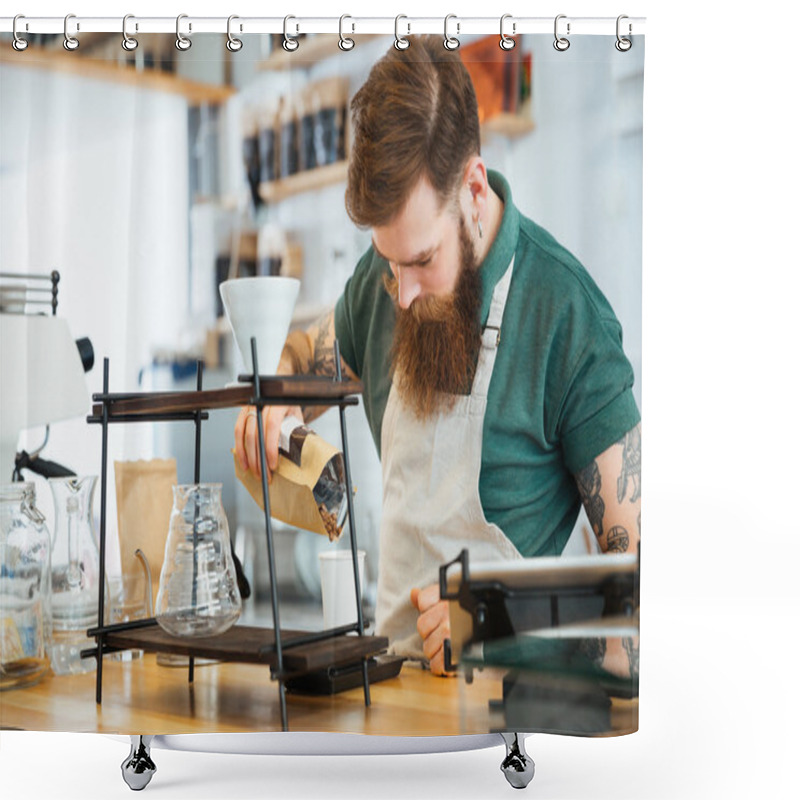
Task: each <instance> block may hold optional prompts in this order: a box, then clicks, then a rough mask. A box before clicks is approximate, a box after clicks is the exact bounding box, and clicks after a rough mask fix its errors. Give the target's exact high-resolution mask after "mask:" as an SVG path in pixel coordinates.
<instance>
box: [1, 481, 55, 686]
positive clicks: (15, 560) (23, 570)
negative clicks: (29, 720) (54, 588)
mask: <svg viewBox="0 0 800 800" xmlns="http://www.w3.org/2000/svg"><path fill="white" fill-rule="evenodd" d="M51 636H52V616H51V600H50V532H49V531H48V530H47V526H46V525H45V519H44V517H43V516H42V514H41V513H40V512H39V510H38V509H37V508H36V488H35V486H34V484H33V483H27V482H26V483H12V484H7V485H4V486H0V689H14V688H17V687H19V686H29V685H31V684H33V683H35V682H36V681H38V680H39V679H40V678H41V677H42V676H43V675H45V674H46V673H47V671H48V668H49V666H50V659H49V657H48V651H49V648H50V640H51Z"/></svg>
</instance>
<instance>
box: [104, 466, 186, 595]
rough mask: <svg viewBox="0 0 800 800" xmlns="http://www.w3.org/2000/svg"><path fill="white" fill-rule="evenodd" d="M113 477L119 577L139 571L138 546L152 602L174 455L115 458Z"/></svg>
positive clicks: (174, 480) (165, 528)
mask: <svg viewBox="0 0 800 800" xmlns="http://www.w3.org/2000/svg"><path fill="white" fill-rule="evenodd" d="M114 477H115V480H116V489H117V526H118V531H119V554H120V562H121V566H122V578H123V581H124V580H126V579H127V578H137V577H140V576H141V575H142V565H141V563H140V561H139V559H138V558H136V556H135V555H134V554H135V553H136V550H137V549H140V550H141V551H142V552H143V553H144V554H145V556H146V558H147V561H148V562H149V564H150V574H151V576H152V581H153V601H154V602H155V598H156V596H157V594H158V581H159V578H160V576H161V567H162V565H163V563H164V549H165V547H166V543H167V534H168V533H169V518H170V514H171V513H172V487H173V486H174V485H175V484H177V482H178V473H177V467H176V465H175V459H174V458H170V459H154V460H152V461H115V462H114Z"/></svg>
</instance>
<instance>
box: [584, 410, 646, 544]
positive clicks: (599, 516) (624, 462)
mask: <svg viewBox="0 0 800 800" xmlns="http://www.w3.org/2000/svg"><path fill="white" fill-rule="evenodd" d="M641 476H642V434H641V426H640V425H637V426H636V427H635V428H632V429H631V430H630V431H628V433H626V434H625V436H623V437H622V439H620V440H619V441H618V442H617V443H616V444H613V445H611V447H609V448H608V449H607V450H605V451H604V452H602V453H601V454H600V455H599V456H597V458H595V459H594V461H592V462H590V463H589V464H588V465H587V466H585V467H584V468H583V469H582V470H581V471H580V472H578V473H577V474H576V475H575V481H576V483H577V485H578V492H579V493H580V496H581V500H582V501H583V507H584V508H585V509H586V516H587V517H588V518H589V524H590V525H591V526H592V530H593V531H594V534H595V536H596V537H597V542H598V544H599V545H600V549H601V550H602V551H603V552H604V553H627V552H636V547H637V544H638V542H639V537H640V534H641V522H640V520H641V516H640V515H641V483H642V477H641Z"/></svg>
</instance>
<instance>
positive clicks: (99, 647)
mask: <svg viewBox="0 0 800 800" xmlns="http://www.w3.org/2000/svg"><path fill="white" fill-rule="evenodd" d="M250 346H251V352H252V359H253V365H254V369H255V371H256V372H257V371H258V353H257V346H256V340H255V338H252V339H251V341H250ZM334 353H335V362H334V363H335V364H336V377H335V378H326V377H314V376H306V375H297V376H280V375H266V376H264V375H240V376H239V381H241V383H240V384H239V385H234V386H230V387H227V388H225V389H216V390H211V391H208V390H205V391H204V390H203V369H202V362H198V365H197V390H196V391H194V392H148V393H143V392H138V393H133V394H116V393H112V392H110V391H109V362H108V359H107V358H106V359H104V362H103V391H102V393H99V394H95V395H94V396H93V398H92V399H93V400H94V402H95V405H94V406H93V407H92V414H91V415H90V416H89V417H88V418H87V421H88V422H90V423H94V424H98V425H101V426H102V468H101V473H100V491H101V503H100V537H99V539H100V541H99V550H100V586H103V585H104V583H105V563H106V555H105V554H106V497H107V494H108V437H109V429H110V428H111V425H112V423H135V422H144V421H152V422H168V421H178V420H185V421H190V422H193V423H194V425H195V463H194V483H200V442H201V423H202V422H203V420H205V419H207V418H208V411H209V410H210V409H216V408H232V407H236V406H242V405H254V406H256V408H257V409H258V410H259V412H260V411H262V410H263V409H264V408H265V407H267V406H270V405H284V406H287V405H288V406H291V405H304V406H307V405H319V406H338V408H339V422H340V427H341V434H342V462H343V468H344V470H343V471H344V476H343V477H344V487H343V488H344V491H345V498H346V502H347V515H348V518H349V526H350V552H351V556H352V559H353V571H354V575H355V581H354V582H355V587H354V590H355V601H356V603H355V605H356V614H357V621H356V622H355V623H354V624H352V625H344V626H341V627H337V628H332V629H326V630H323V631H318V632H311V633H303V632H300V631H285V630H283V629H282V628H281V624H280V612H279V597H278V589H277V576H276V571H275V549H274V539H273V534H272V522H271V514H270V504H269V489H268V486H267V477H266V476H267V465H266V452H265V449H264V447H263V446H262V447H261V448H260V454H259V455H260V459H261V489H262V492H263V497H264V528H265V533H266V546H267V556H268V561H269V583H270V595H271V597H270V602H271V606H272V622H273V627H272V628H271V629H270V628H253V627H247V626H234V627H233V628H231V629H229V630H228V631H226V632H225V633H223V634H220V635H219V636H211V637H202V638H194V637H176V636H170V635H169V634H167V633H166V632H165V631H163V630H162V629H161V628H159V627H158V626H157V624H156V621H155V619H147V620H134V621H131V622H125V623H119V624H117V625H109V626H106V625H102V624H101V625H100V626H98V627H96V628H92V629H90V630H89V631H87V636H89V637H90V638H93V639H94V640H95V646H94V647H93V648H89V649H86V650H83V651H82V652H81V655H82V657H84V658H86V657H90V656H93V657H94V658H96V659H97V675H96V681H95V697H96V702H97V704H98V705H100V703H101V702H102V692H103V688H102V687H103V656H104V655H106V654H107V653H110V652H114V651H117V650H125V649H129V648H134V649H143V650H148V651H156V652H165V653H173V654H180V655H185V656H188V657H189V682H190V683H192V682H193V681H194V660H195V658H198V657H206V658H212V659H220V660H223V661H244V662H251V663H265V664H269V665H270V666H271V667H272V677H273V678H275V679H276V680H277V681H278V687H279V691H278V696H279V701H280V710H281V725H282V728H283V730H289V723H288V712H287V707H286V691H287V684H288V683H289V682H292V683H293V686H292V687H290V688H292V689H293V690H294V689H299V688H300V687H301V686H303V685H304V682H305V681H306V679H309V680H310V681H311V684H317V683H321V684H322V685H326V678H325V676H328V677H329V678H330V679H331V680H332V679H333V678H332V674H331V673H337V671H338V672H341V671H342V670H344V672H345V673H347V678H346V679H345V680H346V681H352V679H353V677H354V676H356V677H357V676H358V674H359V673H360V677H361V686H362V687H363V691H364V704H365V705H367V706H369V705H370V691H369V682H370V672H371V671H372V672H373V673H374V674H375V675H376V676H378V675H380V677H379V679H380V678H382V677H387V676H388V674H396V670H395V671H394V672H391V670H389V671H388V673H387V670H386V668H385V665H378V664H377V661H376V660H375V659H374V656H376V655H378V654H379V653H382V652H383V651H385V650H386V648H387V647H388V644H389V641H388V639H386V638H384V637H376V636H367V635H365V622H364V617H363V611H362V607H361V600H362V594H361V584H360V580H359V577H358V571H357V567H356V564H357V553H358V538H357V535H356V524H355V515H354V513H353V484H352V481H351V477H350V459H349V456H348V446H347V426H346V423H345V413H344V412H345V409H346V407H347V406H352V405H356V404H357V403H358V397H357V396H356V395H358V394H360V393H361V391H362V385H361V383H359V382H358V381H352V380H345V379H343V375H342V368H341V360H340V358H339V343H338V342H334ZM256 419H257V420H258V431H259V437H261V436H263V435H264V431H263V428H262V422H261V420H262V415H261V414H260V413H258V414H257V415H256ZM97 606H98V607H97V619H98V620H103V619H105V598H104V594H103V592H102V591H100V592H98V598H97ZM351 633H352V634H357V635H353V636H349V635H348V634H351ZM394 666H396V668H397V669H399V664H396V665H394ZM381 667H383V668H381ZM320 676H322V677H320ZM339 684H340V685H341V680H340V681H339Z"/></svg>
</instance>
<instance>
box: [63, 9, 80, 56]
mask: <svg viewBox="0 0 800 800" xmlns="http://www.w3.org/2000/svg"><path fill="white" fill-rule="evenodd" d="M71 19H75V15H74V14H67V16H66V17H64V49H65V50H69V51H72V50H77V49H78V46H79V45H80V42H79V41H78V40H77V39H76V38H75V37H74V36H70V35H69V31H68V30H67V28H68V26H69V21H70V20H71ZM75 24H76V29H77V30H80V29H81V26H80V25H78V23H75Z"/></svg>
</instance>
